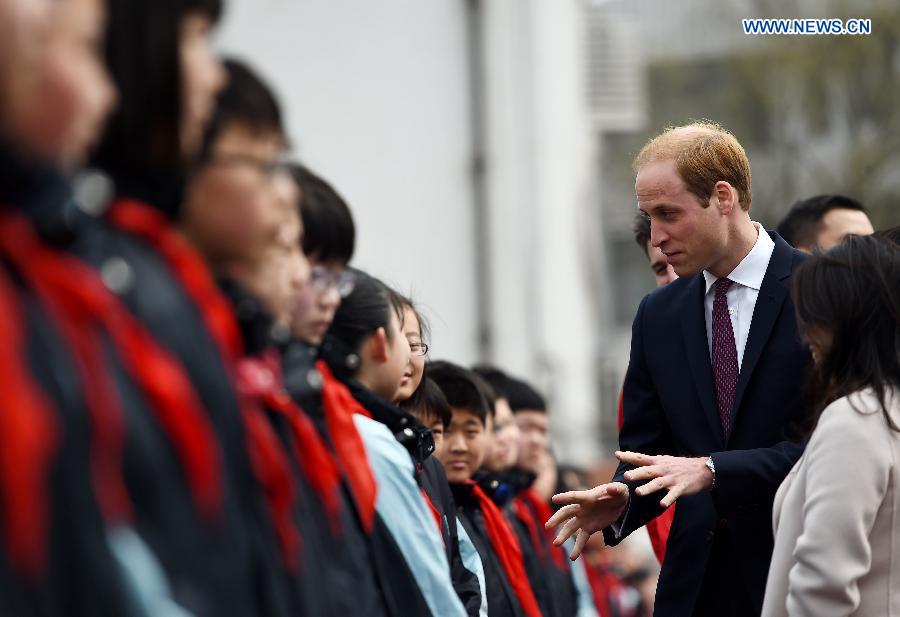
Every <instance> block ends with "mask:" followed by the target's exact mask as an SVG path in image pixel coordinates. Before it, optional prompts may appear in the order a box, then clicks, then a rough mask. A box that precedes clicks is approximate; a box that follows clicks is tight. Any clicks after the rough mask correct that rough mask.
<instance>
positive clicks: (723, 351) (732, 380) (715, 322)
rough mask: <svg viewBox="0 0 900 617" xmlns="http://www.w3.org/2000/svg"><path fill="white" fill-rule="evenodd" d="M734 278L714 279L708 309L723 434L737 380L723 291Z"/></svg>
mask: <svg viewBox="0 0 900 617" xmlns="http://www.w3.org/2000/svg"><path fill="white" fill-rule="evenodd" d="M733 283H734V281H732V280H729V279H726V278H721V279H719V280H718V281H716V298H715V300H714V301H713V311H712V369H713V377H714V378H715V381H716V403H717V406H718V407H719V417H720V418H721V419H722V430H724V431H725V436H726V437H727V436H728V431H729V430H731V405H732V403H734V390H735V387H736V386H737V380H738V361H737V346H736V345H735V343H734V328H732V327H731V316H730V315H729V314H728V300H727V299H726V298H725V293H726V292H727V291H728V288H729V287H731V285H732V284H733Z"/></svg>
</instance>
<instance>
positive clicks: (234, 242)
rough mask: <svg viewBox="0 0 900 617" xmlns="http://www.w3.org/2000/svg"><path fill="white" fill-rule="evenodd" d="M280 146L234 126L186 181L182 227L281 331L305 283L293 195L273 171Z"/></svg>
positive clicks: (283, 175) (284, 176)
mask: <svg viewBox="0 0 900 617" xmlns="http://www.w3.org/2000/svg"><path fill="white" fill-rule="evenodd" d="M283 148H284V142H283V140H282V139H281V137H280V136H278V135H275V134H271V133H270V134H260V133H257V132H254V131H251V130H249V129H248V128H247V127H245V126H243V125H241V124H239V123H235V124H232V125H231V126H227V127H226V128H225V129H224V131H223V132H222V134H221V135H220V136H219V138H218V139H217V140H216V143H215V144H214V145H213V148H212V154H211V157H210V161H209V162H208V163H207V164H206V165H205V166H204V167H203V169H201V170H200V172H199V173H198V174H197V175H196V176H195V177H194V179H193V180H192V182H191V185H190V187H189V191H188V198H187V201H186V205H185V212H184V218H183V221H182V224H183V226H184V229H185V231H186V232H187V234H188V236H189V237H190V238H191V240H192V241H193V242H194V243H195V244H196V246H197V247H198V248H199V249H200V250H201V252H202V253H203V254H204V256H205V257H206V258H207V260H209V261H210V263H211V264H212V265H213V267H214V268H216V270H218V271H219V272H221V273H223V274H225V275H226V276H229V277H230V278H232V279H233V280H235V281H236V282H237V283H238V284H240V285H241V286H242V287H243V288H244V289H245V290H246V291H248V292H250V293H251V294H253V295H254V296H255V297H256V298H257V299H258V300H260V301H261V302H262V303H263V304H264V306H265V307H266V309H267V311H268V312H269V314H270V316H271V317H272V318H273V319H275V320H276V321H277V322H280V323H285V324H287V323H288V321H289V318H290V315H291V313H292V312H293V310H294V307H295V306H296V303H297V295H298V293H299V291H300V290H301V289H302V288H303V286H304V285H305V284H306V283H307V281H308V280H309V264H308V262H307V261H306V258H305V256H304V255H303V253H302V252H301V251H300V240H301V237H302V232H303V230H302V223H301V221H300V217H299V214H298V211H297V204H298V202H299V198H300V192H299V188H298V187H297V185H296V184H295V183H294V181H293V178H292V177H291V176H290V174H289V173H287V171H286V170H285V169H284V168H283V167H282V166H281V165H280V164H279V158H280V156H281V153H282V151H283Z"/></svg>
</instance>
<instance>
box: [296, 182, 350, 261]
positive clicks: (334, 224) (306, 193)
mask: <svg viewBox="0 0 900 617" xmlns="http://www.w3.org/2000/svg"><path fill="white" fill-rule="evenodd" d="M290 171H291V175H292V176H293V177H294V182H296V183H297V186H299V187H300V218H301V219H302V220H303V252H304V254H306V256H307V257H310V258H312V259H316V260H318V261H321V262H328V261H338V262H340V263H342V264H345V265H346V264H347V263H349V262H350V259H351V258H352V257H353V250H354V247H355V244H356V227H355V225H354V224H353V215H352V214H351V212H350V207H349V206H348V205H347V202H346V201H344V198H343V197H341V195H340V193H338V192H337V191H336V190H335V189H334V187H333V186H331V184H329V183H328V182H327V181H326V180H325V179H324V178H322V177H321V176H319V175H318V174H316V173H315V172H313V171H312V170H311V169H309V168H308V167H306V166H304V165H300V164H294V165H291V167H290Z"/></svg>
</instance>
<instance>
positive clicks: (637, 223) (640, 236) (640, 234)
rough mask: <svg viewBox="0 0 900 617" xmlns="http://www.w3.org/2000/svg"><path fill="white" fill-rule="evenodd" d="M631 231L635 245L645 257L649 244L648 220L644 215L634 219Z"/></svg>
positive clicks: (647, 254)
mask: <svg viewBox="0 0 900 617" xmlns="http://www.w3.org/2000/svg"><path fill="white" fill-rule="evenodd" d="M631 231H632V232H633V233H634V241H635V243H636V244H637V245H638V246H639V247H641V250H642V251H644V255H646V256H647V257H649V256H650V254H649V253H648V252H647V243H648V242H650V218H649V217H648V216H647V215H645V214H638V215H637V216H636V217H634V223H633V224H632V225H631Z"/></svg>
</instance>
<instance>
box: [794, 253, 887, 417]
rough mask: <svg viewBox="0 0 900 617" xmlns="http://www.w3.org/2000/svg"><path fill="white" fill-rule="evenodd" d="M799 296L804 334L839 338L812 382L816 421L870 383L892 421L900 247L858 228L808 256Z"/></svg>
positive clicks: (797, 281)
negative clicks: (824, 250)
mask: <svg viewBox="0 0 900 617" xmlns="http://www.w3.org/2000/svg"><path fill="white" fill-rule="evenodd" d="M793 279H794V283H793V291H792V293H793V298H794V306H795V308H796V312H797V322H798V326H799V328H800V332H801V334H802V335H803V336H804V338H806V339H807V340H810V339H811V338H812V337H814V336H815V335H816V334H819V333H821V334H824V335H828V336H830V337H831V338H832V342H831V345H830V347H829V348H828V349H827V350H825V351H824V352H823V355H822V357H821V358H819V359H818V361H817V362H816V364H815V366H814V368H813V370H812V373H811V376H810V380H809V383H808V385H807V387H808V392H809V395H810V399H811V405H812V406H811V414H810V416H809V421H808V423H807V426H805V427H804V428H805V429H806V430H807V431H811V430H812V429H813V428H815V424H816V423H817V422H818V419H819V416H820V415H821V413H822V411H823V410H824V409H825V407H827V406H828V405H829V404H830V403H832V402H833V401H835V400H837V399H839V398H841V397H844V396H847V395H849V394H852V393H853V392H857V391H859V390H864V389H867V388H871V389H872V391H873V392H874V393H875V395H876V396H877V398H878V400H879V402H880V404H881V407H882V411H883V413H884V416H885V419H886V420H887V423H888V426H890V427H891V428H892V429H893V430H898V427H897V425H896V423H895V422H894V421H893V420H892V419H891V417H890V414H889V411H888V408H887V394H888V391H889V389H890V388H891V387H892V386H893V387H900V250H898V248H897V247H896V246H894V245H893V244H891V243H889V242H885V241H884V240H880V239H878V238H873V237H871V236H868V237H861V236H851V237H848V238H847V239H846V240H845V241H844V242H843V243H841V244H839V245H838V246H836V247H834V248H833V249H831V250H830V251H828V252H827V253H824V254H822V255H818V256H815V257H812V258H810V259H808V260H806V261H805V262H804V263H803V264H802V265H801V266H800V267H799V268H798V269H797V271H796V272H795V273H794V276H793Z"/></svg>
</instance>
